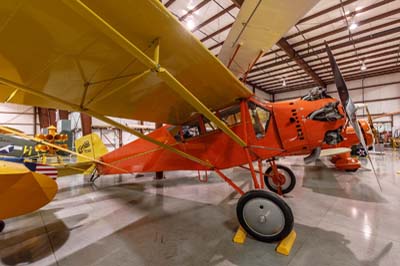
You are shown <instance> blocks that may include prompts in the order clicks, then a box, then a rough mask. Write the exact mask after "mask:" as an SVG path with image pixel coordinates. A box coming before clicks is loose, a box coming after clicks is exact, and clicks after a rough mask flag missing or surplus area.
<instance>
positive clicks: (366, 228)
mask: <svg viewBox="0 0 400 266" xmlns="http://www.w3.org/2000/svg"><path fill="white" fill-rule="evenodd" d="M399 157H400V153H398V152H391V151H387V152H386V155H384V156H380V155H375V156H372V158H373V161H374V162H375V165H376V168H377V172H378V174H379V176H380V181H381V183H382V187H383V192H380V190H379V187H378V185H377V182H376V180H375V178H374V176H373V173H372V172H371V171H370V170H369V169H368V168H369V166H368V165H367V162H366V161H363V164H364V167H363V168H362V169H360V170H359V171H358V172H356V173H346V172H340V171H337V170H335V169H333V168H332V165H331V164H330V163H329V162H328V161H327V160H322V161H319V162H317V163H315V164H312V165H309V166H304V163H303V161H302V158H300V157H291V158H289V157H287V158H284V159H281V160H280V161H279V163H281V164H284V165H287V166H290V168H291V169H292V170H293V171H294V172H295V174H296V176H297V186H296V188H295V189H294V191H293V192H291V193H290V194H289V195H288V196H287V197H286V200H287V202H288V204H289V205H290V207H291V208H292V210H293V212H294V215H295V230H296V232H297V235H298V237H297V240H296V242H295V245H294V247H293V250H292V252H291V254H290V256H283V255H278V254H277V253H275V251H274V249H275V245H272V244H266V243H262V242H258V241H255V240H253V239H251V238H250V237H248V239H247V241H246V243H245V244H244V245H239V244H234V243H233V242H232V237H233V235H234V232H235V230H236V229H237V227H238V222H237V219H236V214H235V204H236V201H237V199H238V198H239V196H238V194H236V193H234V192H233V190H232V189H231V188H230V187H229V186H228V185H226V184H225V183H224V182H222V181H221V180H220V179H219V178H218V177H217V176H215V175H211V176H210V177H209V182H208V183H200V182H198V181H197V173H196V174H195V173H193V172H168V173H166V177H167V179H166V180H163V181H153V180H152V179H153V176H152V175H151V174H150V175H145V176H141V177H135V176H126V175H124V176H109V177H103V178H100V179H98V180H97V181H96V183H95V184H89V183H87V182H85V178H84V177H82V176H71V177H67V178H62V179H59V180H58V183H59V187H60V190H59V192H58V194H57V196H56V199H55V200H54V201H53V202H52V203H51V204H49V205H47V206H46V207H44V208H43V209H41V210H40V211H37V212H35V213H32V214H30V215H26V216H23V217H19V218H15V219H10V220H7V221H6V222H7V226H6V229H5V231H4V232H3V233H1V234H0V265H28V264H29V265H62V266H67V265H71V266H72V265H74V266H75V265H107V266H109V265H112V266H113V265H121V266H122V265H291V266H300V265H304V266H320V265H332V266H334V265H338V266H339V265H340V266H347V265H349V266H350V265H351V266H353V265H363V266H375V265H381V266H384V265H388V266H389V265H390V266H394V265H400V175H398V174H396V172H397V171H399V170H400V158H399ZM226 172H227V174H228V175H229V176H233V179H234V180H236V181H238V183H239V184H240V185H241V186H242V188H244V189H247V188H248V187H249V184H250V183H249V174H248V172H246V171H245V170H243V169H239V168H234V169H229V170H227V171H226Z"/></svg>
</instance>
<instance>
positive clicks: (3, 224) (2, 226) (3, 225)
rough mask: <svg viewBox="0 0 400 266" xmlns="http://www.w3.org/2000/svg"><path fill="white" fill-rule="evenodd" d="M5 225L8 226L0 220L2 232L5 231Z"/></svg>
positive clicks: (0, 230)
mask: <svg viewBox="0 0 400 266" xmlns="http://www.w3.org/2000/svg"><path fill="white" fill-rule="evenodd" d="M4 227H6V223H5V222H4V221H3V220H0V233H1V232H3V230H4Z"/></svg>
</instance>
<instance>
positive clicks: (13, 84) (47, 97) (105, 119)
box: [0, 77, 214, 169]
mask: <svg viewBox="0 0 400 266" xmlns="http://www.w3.org/2000/svg"><path fill="white" fill-rule="evenodd" d="M0 83H3V84H4V85H7V86H9V87H11V88H14V89H19V90H21V91H23V92H25V93H28V94H31V95H35V96H39V97H41V98H43V99H45V100H49V101H54V102H57V103H59V104H62V105H64V106H65V107H66V108H67V109H70V110H73V111H76V112H84V113H86V114H88V115H91V116H93V117H95V118H97V119H99V120H101V121H103V122H105V123H109V124H110V125H112V126H115V127H117V128H120V129H122V130H124V131H126V132H128V133H131V134H132V135H135V136H136V137H139V138H142V139H144V140H146V141H148V142H151V143H153V144H155V145H157V146H160V147H162V148H164V149H166V150H169V151H171V152H174V153H176V154H178V155H180V156H182V157H184V158H186V159H189V160H192V161H194V162H196V163H199V164H201V165H204V166H206V167H209V168H210V169H213V168H214V166H213V165H212V164H211V163H209V162H206V161H203V160H201V159H199V158H196V157H194V156H192V155H190V154H187V153H185V152H183V151H180V150H178V149H175V148H174V147H171V146H170V145H167V144H165V143H162V142H159V141H157V140H155V139H152V138H151V137H149V136H146V135H144V134H142V133H140V132H138V131H136V130H134V129H131V128H129V127H127V126H125V125H123V124H120V123H118V122H115V121H114V120H112V119H110V118H108V117H106V116H104V115H101V114H98V113H96V112H94V111H91V110H89V109H84V108H82V107H80V106H79V105H76V104H73V103H70V102H67V101H65V100H62V99H59V98H57V97H54V96H51V95H48V94H46V93H43V92H39V91H37V90H34V89H32V88H30V87H27V86H24V85H22V84H18V83H16V82H13V81H11V80H8V79H5V78H2V77H0Z"/></svg>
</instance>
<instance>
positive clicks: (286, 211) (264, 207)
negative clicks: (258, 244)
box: [236, 190, 294, 243]
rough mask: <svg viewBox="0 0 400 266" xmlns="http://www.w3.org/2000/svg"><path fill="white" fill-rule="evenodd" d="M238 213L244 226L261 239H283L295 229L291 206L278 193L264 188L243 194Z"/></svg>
mask: <svg viewBox="0 0 400 266" xmlns="http://www.w3.org/2000/svg"><path fill="white" fill-rule="evenodd" d="M236 213H237V217H238V219H239V223H240V225H241V226H242V228H243V229H244V230H245V231H246V232H247V233H248V234H249V235H251V236H253V237H254V238H255V239H257V240H259V241H263V242H268V243H270V242H277V241H281V240H282V239H284V238H286V237H287V236H288V235H289V234H290V232H291V231H292V229H293V224H294V220H293V213H292V211H291V209H290V207H289V206H288V205H287V204H286V202H285V201H284V200H283V199H281V198H280V197H279V196H278V195H276V194H274V193H271V192H267V191H264V190H250V191H248V192H246V193H245V194H243V195H242V196H241V197H240V199H239V201H238V204H237V206H236Z"/></svg>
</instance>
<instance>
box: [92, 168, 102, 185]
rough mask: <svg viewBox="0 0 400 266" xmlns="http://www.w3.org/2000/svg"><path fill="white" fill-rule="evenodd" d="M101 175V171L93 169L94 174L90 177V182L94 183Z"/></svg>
mask: <svg viewBox="0 0 400 266" xmlns="http://www.w3.org/2000/svg"><path fill="white" fill-rule="evenodd" d="M99 177H100V175H99V173H98V172H97V170H96V169H95V170H94V171H93V173H92V175H91V176H90V179H89V181H90V183H94V181H96V180H97V178H99Z"/></svg>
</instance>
